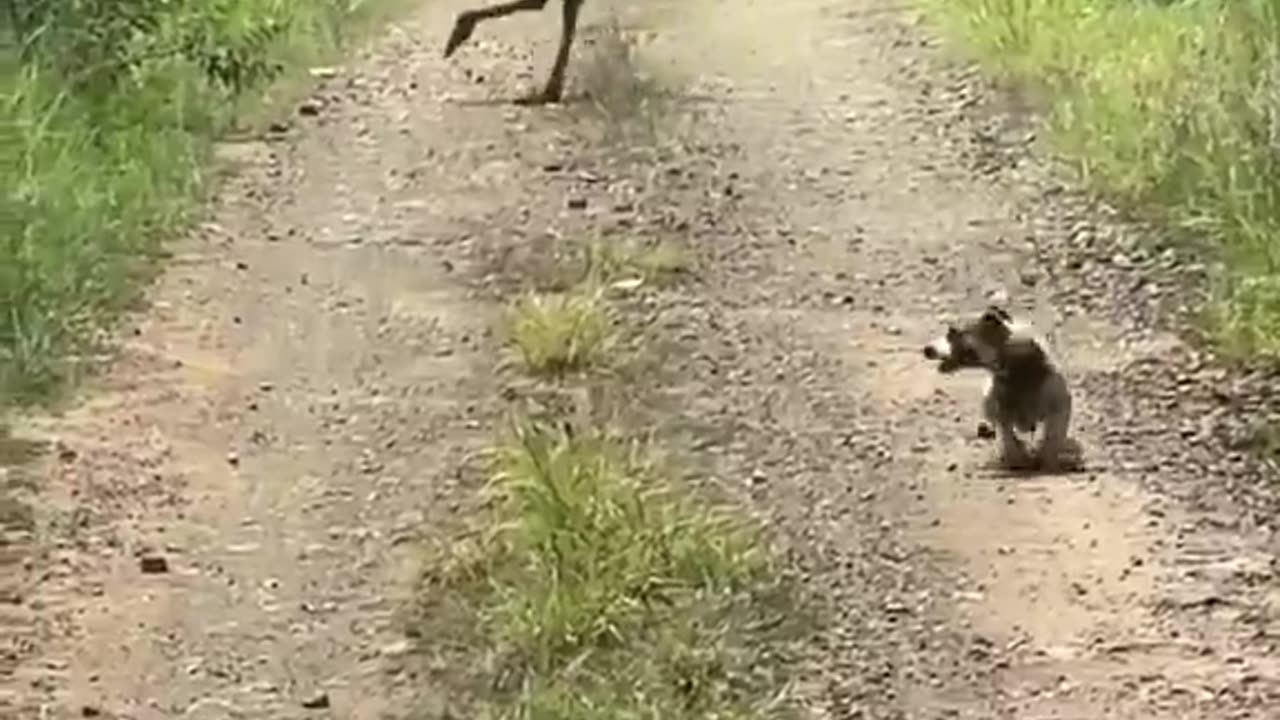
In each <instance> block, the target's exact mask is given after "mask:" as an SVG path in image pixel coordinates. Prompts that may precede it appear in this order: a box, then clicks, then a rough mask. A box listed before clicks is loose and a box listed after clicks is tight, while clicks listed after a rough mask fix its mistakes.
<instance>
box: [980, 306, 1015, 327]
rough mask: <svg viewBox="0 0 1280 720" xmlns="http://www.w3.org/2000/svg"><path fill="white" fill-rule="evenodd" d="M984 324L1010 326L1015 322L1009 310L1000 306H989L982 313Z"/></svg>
mask: <svg viewBox="0 0 1280 720" xmlns="http://www.w3.org/2000/svg"><path fill="white" fill-rule="evenodd" d="M982 322H984V323H990V324H995V323H998V324H1000V325H1008V324H1009V323H1011V322H1013V316H1011V315H1010V314H1009V312H1008V311H1007V310H1005V309H1004V308H1002V307H1000V306H999V305H988V306H987V309H986V310H985V311H984V312H983V313H982Z"/></svg>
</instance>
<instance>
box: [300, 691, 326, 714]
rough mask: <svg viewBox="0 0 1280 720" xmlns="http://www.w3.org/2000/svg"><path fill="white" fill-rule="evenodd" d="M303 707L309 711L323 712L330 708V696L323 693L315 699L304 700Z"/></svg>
mask: <svg viewBox="0 0 1280 720" xmlns="http://www.w3.org/2000/svg"><path fill="white" fill-rule="evenodd" d="M302 707H303V708H305V709H307V710H323V709H325V708H327V707H329V694H328V693H323V692H322V693H320V694H318V695H316V696H315V697H312V698H308V699H307V700H303V701H302Z"/></svg>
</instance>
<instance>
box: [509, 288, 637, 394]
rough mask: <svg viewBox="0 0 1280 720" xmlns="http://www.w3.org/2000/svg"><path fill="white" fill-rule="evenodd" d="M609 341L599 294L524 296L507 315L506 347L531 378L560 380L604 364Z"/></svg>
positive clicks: (605, 312) (606, 313)
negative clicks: (508, 340) (508, 344)
mask: <svg viewBox="0 0 1280 720" xmlns="http://www.w3.org/2000/svg"><path fill="white" fill-rule="evenodd" d="M612 337H613V335H612V330H611V318H610V313H609V309H608V306H607V305H606V303H605V300H604V297H603V293H602V292H601V291H600V290H598V289H575V290H571V291H569V292H565V293H553V294H546V295H541V294H529V295H526V296H524V297H523V298H521V299H520V300H519V301H517V302H516V304H515V307H514V308H513V309H512V312H511V318H510V338H511V342H512V344H513V345H514V347H515V349H516V351H517V352H518V353H519V355H520V358H521V360H522V361H523V362H524V365H525V367H526V368H527V369H528V370H529V371H530V372H531V373H533V374H535V375H544V376H559V375H564V374H567V373H571V372H575V371H578V370H582V369H585V368H587V367H589V366H591V365H594V364H596V363H598V362H600V361H601V360H603V358H604V356H605V355H606V353H607V350H608V347H609V343H610V341H611V339H612Z"/></svg>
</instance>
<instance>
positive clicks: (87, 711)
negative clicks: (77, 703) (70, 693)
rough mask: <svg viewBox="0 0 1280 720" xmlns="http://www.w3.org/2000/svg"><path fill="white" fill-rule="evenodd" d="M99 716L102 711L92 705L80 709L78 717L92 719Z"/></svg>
mask: <svg viewBox="0 0 1280 720" xmlns="http://www.w3.org/2000/svg"><path fill="white" fill-rule="evenodd" d="M101 716H102V711H101V710H99V709H98V708H96V707H94V706H92V705H84V706H81V708H80V717H87V718H94V717H101Z"/></svg>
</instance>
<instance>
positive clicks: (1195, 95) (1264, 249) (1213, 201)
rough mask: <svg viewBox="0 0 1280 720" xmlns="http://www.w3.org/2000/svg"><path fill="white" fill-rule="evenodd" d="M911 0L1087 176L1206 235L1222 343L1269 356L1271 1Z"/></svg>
mask: <svg viewBox="0 0 1280 720" xmlns="http://www.w3.org/2000/svg"><path fill="white" fill-rule="evenodd" d="M927 2H928V4H929V7H930V10H931V11H932V13H933V16H934V18H935V19H936V20H937V21H938V22H939V23H940V25H941V26H942V27H943V28H944V30H946V31H947V32H948V33H949V34H950V35H951V37H953V38H954V39H956V40H959V41H960V42H962V43H963V44H964V45H965V46H966V47H967V48H968V49H969V50H970V51H971V52H973V53H974V54H975V55H976V57H977V58H978V59H979V60H980V61H982V62H983V63H984V64H985V65H986V66H987V67H988V68H989V69H991V70H992V71H994V72H996V73H998V74H1000V75H1002V76H1004V77H1005V78H1006V79H1011V80H1013V81H1016V82H1019V83H1021V84H1024V85H1028V86H1031V87H1033V88H1037V89H1039V90H1040V91H1042V92H1041V95H1042V98H1043V100H1044V103H1045V105H1046V107H1047V109H1048V110H1049V124H1050V129H1051V131H1052V132H1051V136H1052V138H1053V139H1054V141H1055V142H1056V145H1057V147H1058V148H1059V149H1060V150H1061V151H1063V152H1064V154H1065V155H1066V156H1067V157H1069V158H1071V159H1073V160H1074V161H1075V163H1076V164H1077V166H1078V168H1079V170H1080V172H1081V174H1082V176H1083V177H1084V178H1085V179H1086V180H1087V181H1088V182H1089V183H1091V184H1092V185H1093V186H1094V187H1095V188H1098V189H1101V190H1103V191H1106V192H1108V193H1110V194H1112V195H1113V196H1114V197H1116V198H1118V199H1120V200H1122V201H1125V202H1127V203H1130V204H1131V206H1133V207H1135V208H1144V209H1147V210H1154V211H1155V212H1156V213H1157V214H1158V215H1159V216H1161V217H1162V218H1163V219H1164V220H1166V221H1167V222H1168V223H1169V227H1170V228H1171V229H1174V230H1177V231H1184V230H1185V231H1190V232H1192V233H1194V234H1195V235H1197V236H1199V237H1201V238H1207V239H1209V240H1210V241H1211V242H1210V243H1208V244H1207V245H1208V246H1209V247H1212V248H1213V254H1214V255H1215V257H1213V258H1210V261H1211V264H1212V265H1215V266H1219V267H1220V272H1218V273H1217V274H1216V277H1215V285H1216V287H1215V294H1214V301H1213V302H1212V304H1211V307H1209V308H1207V311H1208V312H1207V318H1208V319H1209V320H1210V321H1211V322H1210V329H1211V331H1212V333H1213V335H1214V336H1215V337H1216V338H1217V339H1218V340H1219V341H1220V343H1221V346H1222V347H1223V349H1225V350H1227V351H1229V352H1232V353H1236V354H1238V355H1241V356H1254V357H1258V356H1261V357H1264V358H1269V359H1276V358H1280V236H1278V235H1277V231H1280V154H1278V153H1280V0H1185V1H1178V0H1163V1H1159V2H1157V1H1156V0H927Z"/></svg>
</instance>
